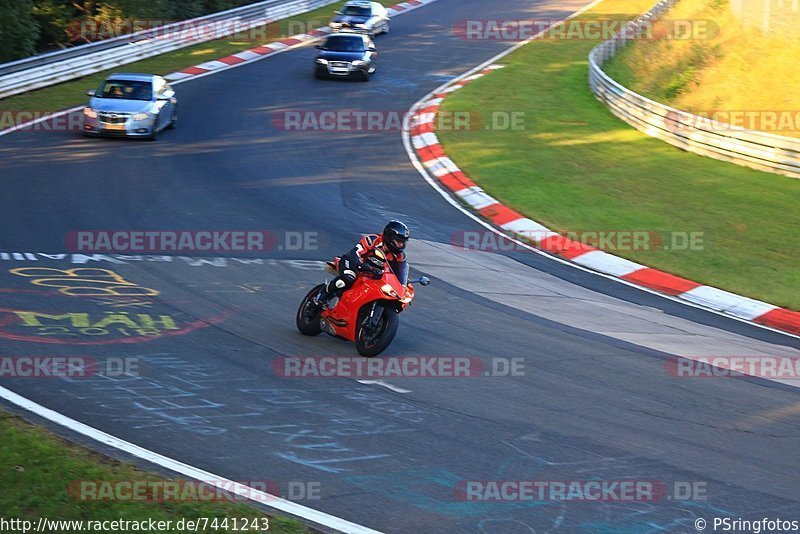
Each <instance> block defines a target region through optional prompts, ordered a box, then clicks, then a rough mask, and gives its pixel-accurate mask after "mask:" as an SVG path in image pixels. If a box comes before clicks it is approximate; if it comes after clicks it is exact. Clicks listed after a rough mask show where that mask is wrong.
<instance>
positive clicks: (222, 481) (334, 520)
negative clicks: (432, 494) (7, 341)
mask: <svg viewBox="0 0 800 534" xmlns="http://www.w3.org/2000/svg"><path fill="white" fill-rule="evenodd" d="M0 398H2V399H5V400H7V401H8V402H10V403H12V404H15V405H17V406H19V407H20V408H23V409H25V410H28V411H29V412H32V413H35V414H36V415H38V416H40V417H43V418H45V419H47V420H48V421H52V422H53V423H56V424H59V425H61V426H63V427H66V428H68V429H70V430H72V431H73V432H77V433H78V434H81V435H84V436H86V437H88V438H91V439H93V440H95V441H99V442H100V443H103V444H105V445H108V446H109V447H114V448H115V449H119V450H121V451H124V452H126V453H128V454H131V455H133V456H136V457H137V458H141V459H143V460H147V461H148V462H151V463H154V464H156V465H159V466H161V467H164V468H166V469H169V470H170V471H174V472H176V473H180V474H181V475H184V476H187V477H189V478H193V479H195V480H200V481H203V482H205V483H208V484H211V485H213V486H216V487H218V488H220V489H222V490H225V491H229V492H231V493H234V494H236V495H239V496H241V497H244V498H246V499H249V500H252V501H255V502H259V503H261V504H266V505H267V506H269V507H271V508H275V509H276V510H280V511H281V512H285V513H287V514H291V515H294V516H296V517H301V518H303V519H305V520H307V521H310V522H312V523H316V524H317V525H321V526H325V527H328V528H332V529H334V530H337V531H339V532H346V533H348V534H380V532H379V531H377V530H372V529H370V528H367V527H364V526H362V525H358V524H356V523H351V522H349V521H346V520H344V519H340V518H338V517H335V516H332V515H328V514H326V513H324V512H319V511H317V510H314V509H312V508H307V507H305V506H301V505H299V504H297V503H294V502H292V501H287V500H284V499H281V498H280V497H277V496H275V495H270V494H269V493H265V492H263V491H258V490H256V489H254V488H250V487H248V486H245V485H243V484H239V483H237V482H234V481H232V480H228V479H226V478H224V477H221V476H219V475H215V474H213V473H209V472H208V471H203V470H202V469H199V468H197V467H193V466H191V465H188V464H185V463H182V462H179V461H177V460H173V459H172V458H168V457H166V456H162V455H161V454H158V453H156V452H153V451H150V450H148V449H145V448H143V447H140V446H138V445H134V444H133V443H129V442H127V441H124V440H122V439H120V438H117V437H114V436H112V435H110V434H106V433H105V432H102V431H100V430H97V429H96V428H92V427H90V426H89V425H85V424H83V423H81V422H79V421H76V420H74V419H71V418H69V417H67V416H65V415H62V414H60V413H58V412H55V411H53V410H51V409H49V408H45V407H44V406H42V405H41V404H37V403H35V402H33V401H32V400H29V399H26V398H25V397H23V396H21V395H18V394H16V393H14V392H13V391H11V390H8V389H6V388H4V387H0Z"/></svg>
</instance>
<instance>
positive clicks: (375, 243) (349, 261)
mask: <svg viewBox="0 0 800 534" xmlns="http://www.w3.org/2000/svg"><path fill="white" fill-rule="evenodd" d="M410 235H411V232H410V231H409V229H408V226H406V225H405V224H404V223H402V222H400V221H395V220H392V221H389V224H387V225H386V226H385V227H384V229H383V232H382V233H381V234H380V235H378V234H369V235H365V236H364V237H362V238H361V240H360V241H359V242H358V243H356V246H355V247H353V248H352V249H351V250H350V251H349V252H348V253H347V254H344V255H343V256H342V257H341V258H340V259H339V266H338V267H339V276H337V277H336V278H334V279H333V280H331V281H330V282H328V284H327V286H325V288H324V289H323V290H321V291H320V293H319V295H317V296H316V298H315V299H314V302H315V303H316V304H317V305H318V306H323V305H325V304H327V303H328V301H330V300H331V299H332V298H333V297H338V298H341V297H342V295H343V294H344V292H345V291H347V290H348V289H350V288H351V287H352V286H353V284H354V283H355V281H356V278H357V277H358V273H360V272H365V273H370V274H373V275H379V274H381V273H383V269H384V267H385V262H384V260H382V259H381V258H379V257H377V256H376V255H375V250H377V249H380V250H381V251H382V252H383V254H384V256H385V257H386V261H388V262H390V264H391V265H392V269H394V270H395V274H398V276H399V277H400V278H401V279H403V278H405V276H406V273H407V272H408V264H407V263H406V253H405V252H404V250H405V248H406V243H407V242H408V238H409V236H410ZM401 271H402V273H403V274H402V275H400V274H399V273H400V272H401ZM403 283H405V282H403Z"/></svg>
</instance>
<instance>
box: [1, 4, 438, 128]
mask: <svg viewBox="0 0 800 534" xmlns="http://www.w3.org/2000/svg"><path fill="white" fill-rule="evenodd" d="M433 2H436V0H407V1H406V2H400V3H399V4H395V5H393V6H391V7H387V8H386V10H387V11H388V12H389V16H390V17H396V16H398V15H404V14H405V13H409V12H411V11H413V10H415V9H417V8H420V7H424V6H426V5H428V4H432V3H433ZM330 31H331V30H330V28H328V27H324V28H317V29H315V30H311V31H310V32H308V33H301V34H297V35H292V36H291V37H286V38H284V39H281V40H279V41H275V42H271V43H265V44H262V45H259V46H257V47H255V48H251V49H249V50H243V51H241V52H237V53H235V54H231V55H229V56H226V57H223V58H220V59H216V60H212V61H205V62H203V63H200V64H198V65H194V66H192V67H186V68H185V69H181V70H179V71H177V72H171V73H169V74H166V75H164V78H166V79H167V80H169V81H170V82H172V84H173V85H177V84H179V83H183V82H186V81H189V80H193V79H197V78H200V77H203V76H208V75H210V74H216V73H218V72H223V71H225V70H228V69H233V68H236V67H241V66H242V65H247V64H248V63H252V62H254V61H259V60H261V59H266V58H268V57H271V56H274V55H276V54H280V53H283V52H286V51H288V50H292V49H294V48H298V47H301V46H305V45H306V44H308V43H311V42H314V41H317V40H319V39H321V38H323V37H325V36H326V35H328V34H329V33H330ZM82 109H83V106H82V105H81V106H76V107H73V108H69V109H64V110H61V111H56V112H53V113H49V114H46V115H42V116H41V117H37V118H36V119H34V120H30V121H27V122H23V123H20V124H17V125H14V126H12V127H10V128H5V129H1V130H0V136H3V135H8V134H10V133H12V132H15V131H17V130H24V129H25V128H30V127H31V126H33V125H35V124H39V123H41V122H45V121H47V120H51V119H54V118H56V117H61V116H63V115H67V114H69V113H74V112H76V111H80V110H82Z"/></svg>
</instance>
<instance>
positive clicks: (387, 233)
mask: <svg viewBox="0 0 800 534" xmlns="http://www.w3.org/2000/svg"><path fill="white" fill-rule="evenodd" d="M410 235H411V232H409V230H408V226H406V225H405V224H403V223H401V222H400V221H389V224H387V225H386V228H384V229H383V244H384V245H385V246H386V248H387V249H389V251H390V252H394V253H395V254H399V253H401V252H403V249H404V248H406V241H408V238H409V236H410Z"/></svg>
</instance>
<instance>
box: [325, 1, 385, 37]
mask: <svg viewBox="0 0 800 534" xmlns="http://www.w3.org/2000/svg"><path fill="white" fill-rule="evenodd" d="M329 26H330V28H331V30H332V31H334V32H354V33H366V34H369V35H370V36H373V37H374V36H375V35H377V34H379V33H389V12H388V11H386V8H385V7H383V6H382V5H381V4H380V3H378V2H369V1H365V0H351V1H350V2H347V3H345V5H344V6H343V7H342V9H341V11H337V12H336V16H334V17H333V20H331V22H330V24H329Z"/></svg>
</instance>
